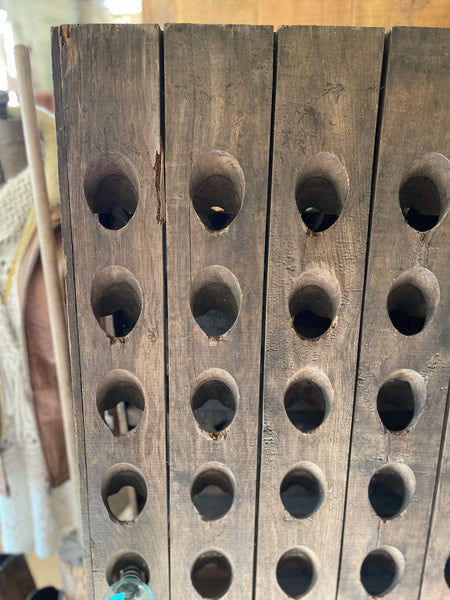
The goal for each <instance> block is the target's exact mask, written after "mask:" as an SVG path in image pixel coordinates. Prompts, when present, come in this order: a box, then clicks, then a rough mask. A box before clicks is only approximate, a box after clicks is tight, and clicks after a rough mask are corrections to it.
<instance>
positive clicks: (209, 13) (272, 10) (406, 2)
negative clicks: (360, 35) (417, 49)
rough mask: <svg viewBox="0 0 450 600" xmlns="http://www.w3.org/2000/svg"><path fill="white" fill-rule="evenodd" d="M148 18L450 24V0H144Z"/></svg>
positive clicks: (255, 22)
mask: <svg viewBox="0 0 450 600" xmlns="http://www.w3.org/2000/svg"><path fill="white" fill-rule="evenodd" d="M143 20H144V22H146V23H159V24H160V25H164V23H169V22H179V23H183V22H185V23H186V22H187V23H248V24H253V25H274V27H275V28H277V27H278V26H279V25H355V26H364V27H371V26H376V27H385V28H386V29H388V28H389V27H392V26H393V25H414V26H420V27H450V2H449V0H143Z"/></svg>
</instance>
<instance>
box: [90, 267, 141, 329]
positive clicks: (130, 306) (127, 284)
mask: <svg viewBox="0 0 450 600" xmlns="http://www.w3.org/2000/svg"><path fill="white" fill-rule="evenodd" d="M91 306H92V310H93V312H94V315H95V318H96V319H97V322H98V324H99V325H100V327H101V328H102V329H103V331H104V332H105V333H106V335H107V337H108V338H110V339H114V338H121V337H125V336H127V335H128V334H129V333H130V332H131V331H132V329H133V327H134V326H135V325H136V323H137V320H138V319H139V316H140V314H141V310H142V291H141V288H140V285H139V283H138V281H137V279H136V278H135V277H134V275H132V274H131V273H130V272H129V271H128V270H127V269H125V268H124V267H117V266H114V267H106V268H105V269H103V270H102V271H100V272H99V273H97V275H96V276H95V279H94V281H93V283H92V289H91Z"/></svg>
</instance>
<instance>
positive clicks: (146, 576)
mask: <svg viewBox="0 0 450 600" xmlns="http://www.w3.org/2000/svg"><path fill="white" fill-rule="evenodd" d="M130 568H132V569H134V570H135V571H136V573H139V576H140V578H141V580H142V581H143V582H144V583H146V584H148V583H149V582H150V570H149V568H148V565H147V562H146V561H145V559H144V558H143V557H142V556H141V555H140V554H139V553H138V552H134V551H133V550H122V551H121V552H118V553H117V554H115V555H114V556H113V557H112V558H111V559H110V560H109V561H108V565H107V567H106V573H105V576H106V581H107V583H108V585H112V584H113V583H116V581H119V579H121V578H122V577H123V573H124V571H125V569H130Z"/></svg>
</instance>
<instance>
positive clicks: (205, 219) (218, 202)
mask: <svg viewBox="0 0 450 600" xmlns="http://www.w3.org/2000/svg"><path fill="white" fill-rule="evenodd" d="M244 191H245V180H244V173H243V172H242V169H241V166H240V165H239V163H238V161H237V160H236V159H235V158H234V157H233V156H231V154H228V153H227V152H221V151H219V150H213V151H212V152H208V154H206V155H205V156H202V158H200V159H199V161H198V162H197V164H196V165H195V167H194V169H193V171H192V175H191V181H190V185H189V193H190V196H191V200H192V204H193V206H194V209H195V211H196V213H197V215H198V217H199V219H200V220H201V222H202V223H203V225H204V226H205V227H206V228H207V229H209V230H211V231H221V230H223V229H225V228H226V227H228V226H229V225H230V223H231V222H232V221H233V220H234V219H235V218H236V216H237V214H238V213H239V211H240V209H241V206H242V201H243V198H244Z"/></svg>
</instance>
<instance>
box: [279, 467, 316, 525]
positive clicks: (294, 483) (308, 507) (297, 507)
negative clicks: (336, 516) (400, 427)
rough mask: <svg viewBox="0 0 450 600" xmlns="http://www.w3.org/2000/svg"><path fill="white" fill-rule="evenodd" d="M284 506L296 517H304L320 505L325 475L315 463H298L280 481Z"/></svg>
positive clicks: (308, 515) (312, 512) (311, 513)
mask: <svg viewBox="0 0 450 600" xmlns="http://www.w3.org/2000/svg"><path fill="white" fill-rule="evenodd" d="M280 497H281V501H282V503H283V506H284V508H285V509H286V510H287V511H288V513H289V514H290V515H291V516H293V517H294V518H296V519H306V518H307V517H310V516H311V515H313V514H314V513H315V512H316V511H317V510H318V509H319V507H320V505H321V504H322V502H323V499H324V497H325V477H324V475H323V473H322V471H321V470H320V469H319V467H318V466H317V465H314V464H313V463H309V462H303V463H300V464H299V465H298V466H297V467H295V468H294V469H292V470H291V471H289V473H288V474H287V475H286V476H285V477H284V479H283V481H282V482H281V487H280Z"/></svg>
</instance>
